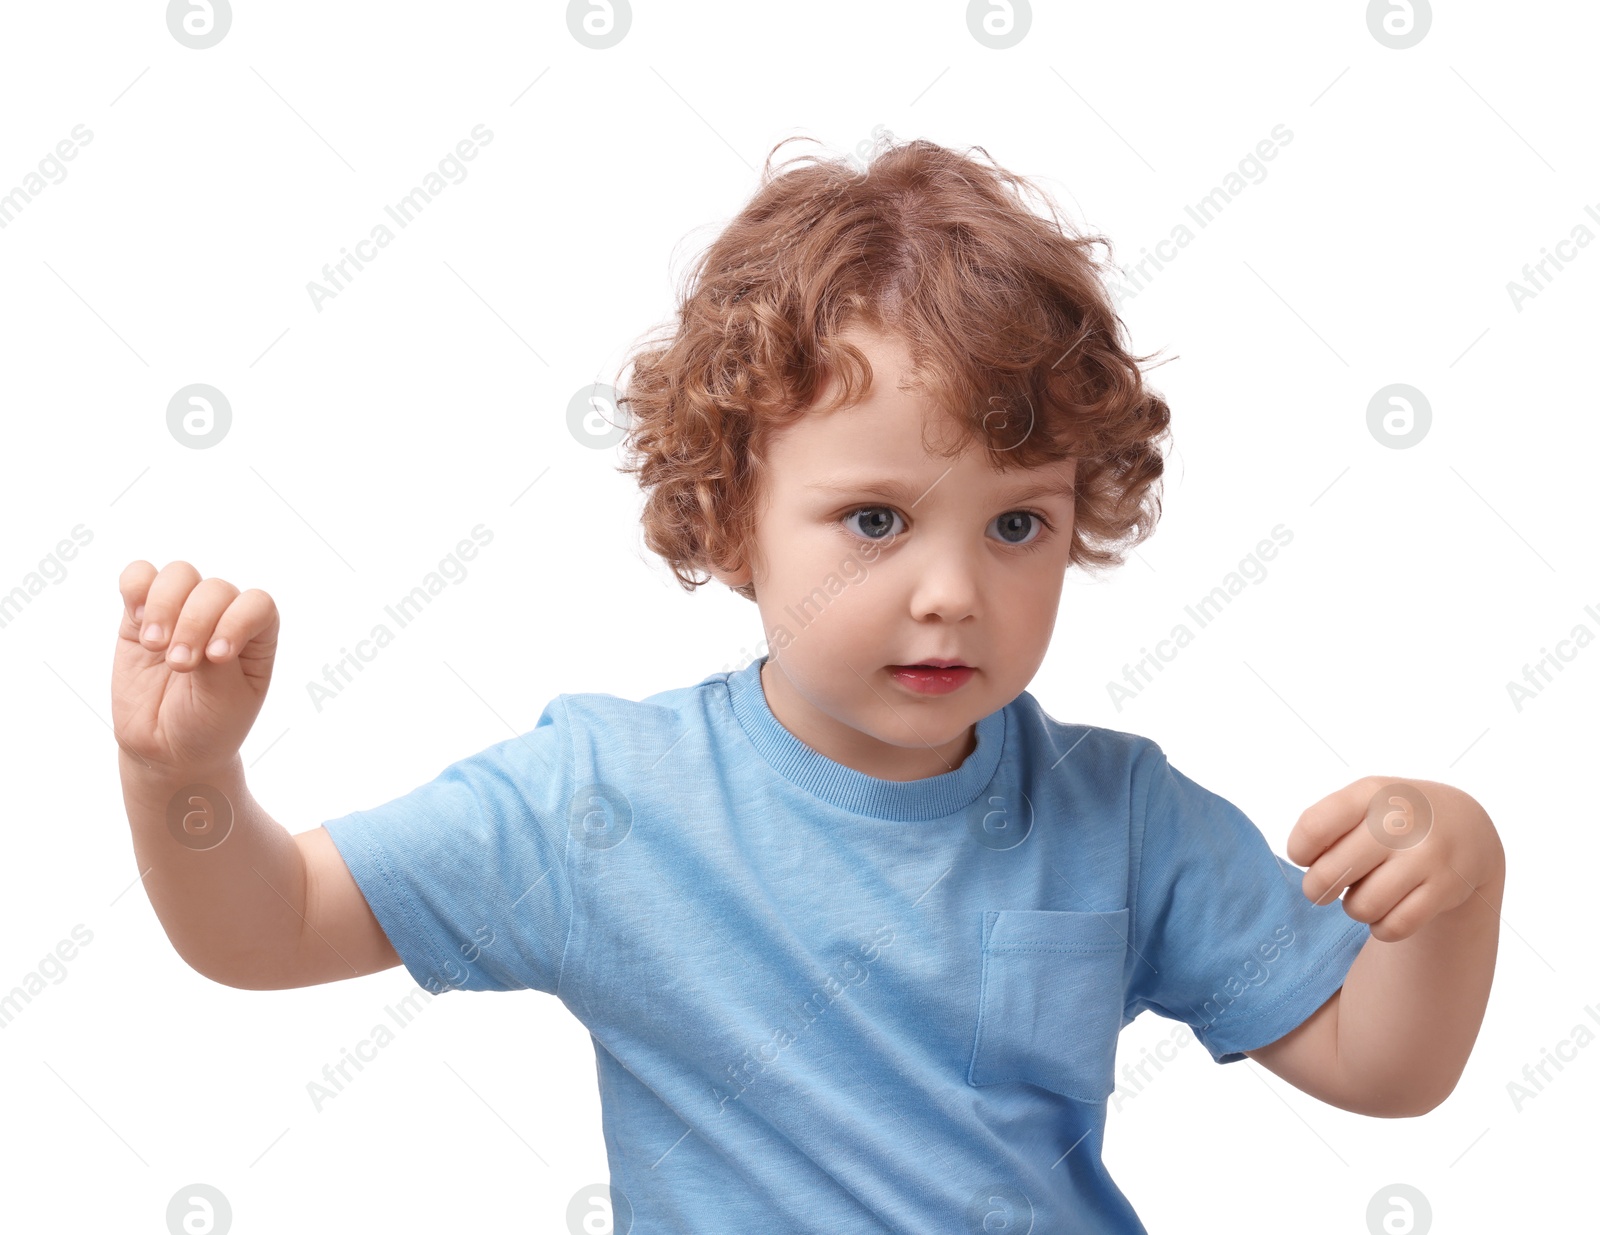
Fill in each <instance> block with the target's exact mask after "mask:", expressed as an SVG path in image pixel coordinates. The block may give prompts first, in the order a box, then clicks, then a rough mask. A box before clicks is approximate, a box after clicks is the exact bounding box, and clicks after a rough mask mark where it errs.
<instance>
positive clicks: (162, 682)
mask: <svg viewBox="0 0 1600 1235" xmlns="http://www.w3.org/2000/svg"><path fill="white" fill-rule="evenodd" d="M117 586H118V588H119V590H120V591H121V592H122V603H123V613H122V623H121V626H120V628H119V629H118V631H117V651H116V658H115V661H114V663H113V665H112V671H111V727H112V732H113V733H114V734H115V735H116V739H117V745H119V746H120V747H122V749H123V750H125V751H127V752H128V753H129V754H130V755H132V756H134V757H135V758H136V759H137V760H139V761H140V762H141V763H144V764H148V765H150V766H151V767H152V768H154V769H156V770H160V771H170V772H179V773H183V774H195V775H198V774H202V773H205V772H208V771H211V770H213V769H215V768H219V767H221V766H223V765H225V764H227V763H230V762H231V761H232V760H233V758H234V756H235V755H237V754H238V752H239V747H240V746H241V745H243V743H244V738H245V735H246V734H247V733H249V732H250V726H251V725H252V724H254V723H255V719H256V714H257V713H258V712H260V711H261V703H262V700H263V699H265V698H266V694H267V685H268V683H269V682H271V680H272V661H273V657H274V656H275V654H276V652H277V647H278V607H277V606H276V605H275V604H273V601H272V597H271V596H269V595H267V593H265V592H263V591H261V590H260V589H259V588H251V589H250V590H249V591H248V592H241V591H240V590H239V589H238V588H236V587H234V586H233V584H231V583H229V582H228V581H227V580H225V579H201V578H200V572H199V571H197V570H196V569H195V568H194V567H193V566H191V565H189V563H188V562H169V563H168V564H167V565H166V567H165V568H164V569H162V570H161V571H160V572H159V573H158V572H157V571H156V568H155V567H154V566H152V565H151V564H150V563H149V562H146V561H142V560H141V561H137V562H130V563H128V565H127V566H126V567H125V568H124V569H123V572H122V575H121V577H120V578H119V579H118V581H117Z"/></svg>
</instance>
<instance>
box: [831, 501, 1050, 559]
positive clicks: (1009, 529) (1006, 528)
mask: <svg viewBox="0 0 1600 1235" xmlns="http://www.w3.org/2000/svg"><path fill="white" fill-rule="evenodd" d="M1028 520H1031V521H1032V526H1031V527H1030V526H1029V525H1028V522H1027V521H1028ZM840 522H841V523H843V524H844V525H845V526H846V527H847V528H849V529H850V531H852V532H854V533H855V534H856V535H857V536H858V537H860V538H862V539H865V540H877V541H887V540H889V539H891V538H893V537H895V536H899V535H900V534H901V533H903V532H904V531H905V520H904V519H903V517H902V516H901V515H900V513H899V512H898V511H897V510H895V509H894V508H893V507H891V506H858V507H856V508H855V509H854V510H852V511H851V512H850V513H849V514H847V515H845V516H844V517H843V518H842V519H841V520H840ZM990 526H991V527H997V528H998V529H999V533H1000V534H999V536H997V537H996V539H997V540H999V541H1000V543H1001V544H1003V545H1006V546H1008V547H1010V548H1013V549H1034V548H1038V547H1039V541H1040V539H1041V538H1042V537H1043V536H1044V534H1045V533H1046V532H1048V531H1050V522H1049V520H1047V519H1046V518H1045V517H1044V516H1043V515H1041V514H1038V513H1036V512H1035V511H1031V510H1008V511H1007V512H1006V513H1005V514H1003V515H998V516H996V517H995V519H994V521H993V523H991V524H990ZM1013 537H1016V539H1013Z"/></svg>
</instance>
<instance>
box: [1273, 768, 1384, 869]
mask: <svg viewBox="0 0 1600 1235" xmlns="http://www.w3.org/2000/svg"><path fill="white" fill-rule="evenodd" d="M1382 783H1383V782H1382V780H1381V779H1379V778H1378V777H1374V776H1363V777H1362V778H1361V779H1360V780H1355V781H1351V782H1350V783H1349V784H1348V785H1346V786H1345V787H1344V788H1343V789H1336V790H1334V791H1333V792H1332V793H1330V794H1329V795H1328V796H1327V797H1325V798H1323V799H1322V800H1321V801H1320V802H1313V803H1312V804H1311V805H1310V806H1308V807H1306V808H1305V810H1303V811H1301V812H1300V818H1299V819H1298V820H1297V821H1296V822H1295V825H1294V827H1293V828H1292V829H1290V831H1289V839H1288V841H1287V843H1286V844H1285V846H1284V853H1285V854H1286V855H1287V856H1288V858H1289V861H1291V862H1293V863H1294V864H1295V865H1296V866H1310V865H1311V864H1312V863H1314V862H1315V861H1316V860H1317V859H1318V858H1319V857H1321V856H1322V855H1323V854H1324V853H1325V852H1327V850H1328V849H1329V848H1330V847H1331V846H1332V845H1333V844H1334V843H1336V842H1337V841H1338V840H1339V839H1340V838H1341V837H1343V836H1344V835H1345V834H1346V833H1347V832H1349V831H1350V829H1351V828H1353V827H1355V826H1356V825H1357V824H1359V823H1360V822H1361V821H1362V820H1363V819H1365V818H1366V815H1367V803H1368V802H1369V801H1371V799H1372V795H1373V793H1375V792H1376V791H1377V788H1378V786H1379V785H1381V784H1382Z"/></svg>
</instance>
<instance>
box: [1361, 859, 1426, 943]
mask: <svg viewBox="0 0 1600 1235" xmlns="http://www.w3.org/2000/svg"><path fill="white" fill-rule="evenodd" d="M1384 873H1385V874H1387V871H1385V872H1384ZM1377 877H1378V876H1376V875H1375V876H1373V878H1374V879H1376V878H1377ZM1352 900H1354V902H1355V904H1354V907H1353V908H1352V906H1351V901H1352ZM1439 909H1440V893H1439V889H1438V887H1437V886H1436V885H1435V883H1434V881H1433V880H1431V879H1424V880H1423V881H1422V882H1420V883H1417V884H1409V883H1406V882H1403V881H1391V882H1387V883H1384V884H1381V885H1376V886H1374V887H1373V888H1371V889H1368V888H1366V887H1365V886H1363V887H1360V888H1357V889H1356V890H1355V891H1354V892H1352V893H1350V895H1349V896H1348V897H1346V898H1345V906H1344V910H1345V912H1346V913H1347V914H1349V915H1350V916H1351V917H1352V918H1354V919H1356V921H1358V922H1365V923H1367V924H1368V925H1369V926H1371V927H1372V934H1373V937H1374V938H1376V939H1379V940H1381V941H1382V942H1384V943H1394V942H1396V941H1397V940H1401V939H1405V938H1407V937H1408V936H1410V935H1413V934H1415V933H1416V932H1417V931H1418V930H1420V929H1421V928H1422V927H1424V926H1426V925H1427V924H1428V923H1429V922H1431V921H1432V920H1433V919H1434V918H1436V917H1438V916H1439Z"/></svg>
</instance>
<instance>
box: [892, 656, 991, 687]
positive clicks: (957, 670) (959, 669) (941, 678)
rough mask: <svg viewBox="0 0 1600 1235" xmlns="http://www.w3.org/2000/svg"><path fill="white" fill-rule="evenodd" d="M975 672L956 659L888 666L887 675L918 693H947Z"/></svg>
mask: <svg viewBox="0 0 1600 1235" xmlns="http://www.w3.org/2000/svg"><path fill="white" fill-rule="evenodd" d="M976 672H977V670H976V669H974V668H972V667H971V666H970V665H964V664H962V663H961V662H960V661H957V660H937V661H923V662H922V663H921V664H916V665H890V666H889V676H890V677H891V678H892V679H893V680H894V681H895V682H897V683H899V684H900V685H901V686H902V687H904V688H905V689H906V690H909V691H911V692H913V693H914V694H918V695H948V694H950V693H951V692H952V691H956V690H960V689H961V688H962V687H963V686H965V685H966V684H967V683H968V682H969V681H970V680H971V679H972V675H973V674H974V673H976Z"/></svg>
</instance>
